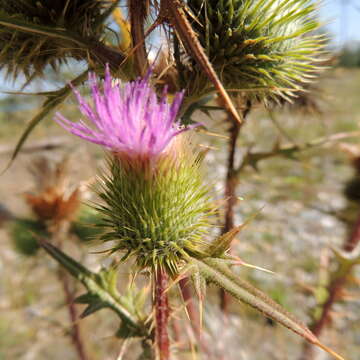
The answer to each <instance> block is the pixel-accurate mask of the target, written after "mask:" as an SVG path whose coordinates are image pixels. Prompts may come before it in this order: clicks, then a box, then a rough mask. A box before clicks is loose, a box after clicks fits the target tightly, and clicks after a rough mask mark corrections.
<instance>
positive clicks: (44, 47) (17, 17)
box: [0, 0, 111, 77]
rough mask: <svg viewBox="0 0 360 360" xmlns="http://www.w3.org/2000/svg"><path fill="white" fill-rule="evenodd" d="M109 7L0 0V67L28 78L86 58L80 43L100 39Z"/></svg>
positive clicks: (60, 0)
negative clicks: (71, 59) (105, 14)
mask: <svg viewBox="0 0 360 360" xmlns="http://www.w3.org/2000/svg"><path fill="white" fill-rule="evenodd" d="M110 6H111V2H104V1H98V0H76V1H69V0H52V1H47V0H22V1H8V0H0V13H1V19H2V23H1V25H0V48H1V52H0V68H6V70H7V71H8V73H9V74H11V75H13V76H14V77H16V76H17V75H18V74H19V73H24V74H25V76H27V77H31V76H34V75H41V74H42V73H43V70H44V69H45V67H46V66H47V65H50V66H52V67H53V68H56V67H57V66H58V65H59V64H61V63H64V62H66V61H67V59H68V58H75V59H77V60H83V59H86V58H87V56H88V53H87V49H84V48H83V47H82V45H81V44H80V43H81V42H82V41H85V42H89V43H91V42H94V40H98V39H100V37H101V36H102V35H103V31H104V29H105V25H104V20H105V17H104V12H105V11H106V10H107V9H108V8H109V7H110Z"/></svg>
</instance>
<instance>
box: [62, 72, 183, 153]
mask: <svg viewBox="0 0 360 360" xmlns="http://www.w3.org/2000/svg"><path fill="white" fill-rule="evenodd" d="M149 77H150V73H149V74H148V75H147V76H146V77H145V78H143V79H138V80H135V81H133V82H128V83H126V84H125V85H121V84H119V83H115V82H114V81H113V79H112V78H111V75H110V71H109V68H108V67H107V68H106V71H105V80H104V86H103V91H101V89H100V87H99V85H98V82H97V79H96V75H95V74H94V73H90V75H89V82H90V88H91V95H92V99H93V102H94V106H91V105H90V104H89V103H88V102H87V101H86V100H85V99H84V98H83V97H82V96H81V95H80V93H79V92H78V91H77V90H76V89H74V93H75V95H76V98H77V100H78V102H79V108H80V111H81V113H82V114H83V115H84V116H86V117H87V118H88V120H90V121H91V123H92V125H93V126H92V127H90V126H88V125H87V124H86V123H85V122H83V121H82V120H80V121H79V122H77V123H74V122H71V121H69V120H68V119H66V118H65V117H63V116H62V115H61V114H60V113H57V114H56V121H57V122H58V123H59V124H60V125H62V126H63V127H64V128H65V129H67V130H68V131H70V132H71V133H73V134H74V135H77V136H79V137H81V138H82V139H85V140H87V141H90V142H93V143H95V144H99V145H102V146H104V147H105V148H107V149H108V150H110V151H112V152H114V153H120V154H122V153H123V154H126V155H127V156H129V157H146V158H153V157H157V156H158V155H160V154H161V153H162V152H164V151H165V150H166V148H167V147H168V146H169V145H170V143H171V142H172V140H173V138H174V137H175V136H176V135H178V134H179V133H181V132H183V131H185V130H186V129H185V128H181V127H180V124H179V123H178V122H176V116H177V113H178V111H179V108H180V105H181V102H182V98H183V93H182V92H180V93H177V94H176V96H175V98H174V101H173V102H172V103H171V104H170V103H169V102H168V101H167V96H166V95H167V94H166V89H165V90H164V93H163V95H162V97H161V98H160V99H158V96H157V94H156V92H155V91H154V90H153V88H152V87H151V85H150V81H149Z"/></svg>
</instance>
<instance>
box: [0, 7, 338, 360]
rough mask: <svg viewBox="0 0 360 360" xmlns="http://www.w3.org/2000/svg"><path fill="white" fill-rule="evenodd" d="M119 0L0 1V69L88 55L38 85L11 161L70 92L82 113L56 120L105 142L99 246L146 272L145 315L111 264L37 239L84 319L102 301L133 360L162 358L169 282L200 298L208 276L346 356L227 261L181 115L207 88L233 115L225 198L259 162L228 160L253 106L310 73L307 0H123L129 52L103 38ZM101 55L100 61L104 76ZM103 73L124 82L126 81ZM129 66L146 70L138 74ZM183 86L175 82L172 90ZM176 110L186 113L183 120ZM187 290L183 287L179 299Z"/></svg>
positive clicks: (204, 97) (30, 72) (286, 93)
mask: <svg viewBox="0 0 360 360" xmlns="http://www.w3.org/2000/svg"><path fill="white" fill-rule="evenodd" d="M117 4H118V1H111V2H102V1H92V0H88V1H69V0H66V1H55V2H52V4H51V5H50V4H49V3H46V2H45V1H36V2H35V1H32V0H26V1H25V0H24V1H21V5H19V4H16V5H9V4H8V3H7V2H5V1H2V2H1V0H0V42H3V43H4V45H5V46H4V47H3V50H2V52H0V66H2V67H4V68H7V70H8V71H9V72H10V73H11V74H12V75H14V76H16V75H17V74H18V73H19V72H23V73H24V74H25V75H27V76H29V77H30V78H31V77H32V76H37V75H40V74H42V72H43V70H44V68H45V66H46V65H50V66H53V67H54V68H55V69H56V70H58V69H59V68H58V67H57V66H58V64H61V63H62V62H64V61H66V59H67V58H74V59H77V60H86V61H87V63H88V69H87V70H86V71H85V72H84V73H82V74H81V75H79V76H78V77H77V78H76V79H75V80H74V81H73V82H72V84H68V85H66V86H65V87H64V88H63V89H60V90H57V91H54V92H47V93H42V95H46V96H47V99H46V101H45V102H44V105H43V107H42V109H41V111H40V112H39V113H38V114H37V115H36V116H35V117H34V118H33V119H32V120H31V121H30V123H29V126H28V127H27V128H26V130H25V131H24V133H23V135H22V137H21V139H20V141H19V143H18V145H17V147H16V150H15V152H14V155H13V157H12V160H13V159H14V158H15V157H16V155H17V153H18V152H19V149H20V148H21V146H22V144H23V143H24V141H25V140H26V138H27V136H28V135H29V133H30V132H31V130H32V129H33V128H34V127H35V126H36V125H37V124H38V123H39V122H40V121H41V120H42V119H44V118H45V116H46V115H48V114H49V112H50V111H52V110H54V109H55V108H56V107H58V106H59V105H60V104H61V103H62V102H63V101H64V100H65V99H66V98H67V97H68V95H69V94H70V93H71V90H73V93H74V94H75V97H76V99H77V101H78V103H79V109H80V111H81V113H82V115H83V116H84V117H85V118H86V119H87V120H85V121H84V120H79V121H78V122H73V121H70V120H69V119H67V118H65V117H64V116H63V115H62V114H61V113H59V112H58V113H56V116H55V119H56V121H57V122H58V123H59V124H60V125H61V126H62V127H64V128H65V129H66V130H68V131H69V132H71V133H72V134H74V135H76V136H78V137H80V138H82V139H84V140H86V141H89V142H92V143H95V144H97V145H100V146H101V147H103V148H104V149H105V150H106V152H107V169H106V170H105V171H103V173H102V175H100V176H99V178H98V181H97V184H96V185H95V191H96V192H97V194H98V196H99V198H100V199H99V201H97V202H96V203H95V204H94V206H93V208H94V210H95V211H96V212H97V213H98V214H100V217H101V220H100V221H99V222H98V219H97V220H96V227H97V228H99V229H100V230H101V234H100V235H99V240H100V241H103V242H105V246H106V245H107V250H108V251H107V252H108V254H107V255H109V256H110V255H111V254H115V255H116V256H115V257H116V258H117V259H118V258H119V256H118V255H120V256H121V261H122V262H125V261H127V260H128V259H131V260H132V263H135V265H136V268H135V269H133V268H131V273H132V274H133V275H135V274H137V273H139V272H143V273H145V274H150V278H151V285H152V302H153V311H152V312H151V313H150V314H149V315H148V316H144V314H143V313H144V311H143V308H144V307H143V303H142V302H141V301H140V303H141V305H139V307H140V308H141V311H138V308H137V305H134V304H135V303H136V304H137V302H136V301H135V300H136V299H135V298H137V295H133V296H130V298H131V301H128V299H127V297H126V296H125V297H124V296H122V295H121V294H119V293H118V291H117V289H116V268H113V267H112V268H111V269H110V270H102V271H101V272H100V273H95V272H92V271H90V270H89V269H87V268H85V267H84V266H83V265H82V264H80V263H78V262H77V261H75V260H74V259H72V258H71V257H69V256H68V255H66V254H65V253H63V252H62V250H61V249H59V248H57V247H56V246H54V244H50V243H47V242H45V241H41V242H40V245H41V246H42V247H43V248H44V249H45V250H46V251H47V252H48V253H49V254H50V255H51V256H52V257H53V258H54V259H55V260H56V261H58V262H59V263H60V264H61V265H63V266H64V268H65V269H66V270H67V271H68V272H69V273H70V274H71V275H72V276H74V277H75V278H76V279H77V280H79V281H80V282H81V283H82V284H83V285H84V286H85V287H86V289H87V293H86V294H84V295H82V296H80V297H79V298H77V299H76V301H77V302H79V303H82V304H87V305H88V307H87V308H86V310H85V311H84V313H83V316H87V315H90V314H92V313H94V312H95V311H97V310H99V309H102V308H110V309H112V310H113V311H114V312H116V314H117V315H118V316H119V318H120V320H121V328H120V330H119V332H118V333H117V336H118V337H119V338H122V339H128V338H131V337H137V338H140V340H141V341H142V344H143V349H144V352H143V354H142V355H141V358H142V359H153V358H154V357H157V358H159V359H160V360H167V359H169V358H170V356H171V352H170V337H169V334H168V333H169V328H168V323H169V321H170V314H171V307H170V302H169V301H170V300H169V293H170V291H168V290H169V289H170V288H172V287H174V286H175V285H176V284H177V283H180V286H181V283H182V282H183V281H184V278H187V279H191V281H192V284H193V287H194V290H195V292H196V294H197V295H198V302H199V303H200V305H201V303H202V302H203V301H204V299H205V294H206V288H207V285H209V284H215V285H216V286H218V287H220V288H221V289H222V290H223V291H225V292H227V293H228V294H230V295H231V296H232V297H234V298H235V299H236V300H239V301H241V302H243V303H246V304H248V305H250V306H252V307H253V308H255V309H256V310H258V311H260V312H261V313H263V314H264V315H265V316H267V317H269V318H272V319H274V320H276V321H277V322H279V323H280V324H282V325H284V326H285V327H287V328H289V329H290V330H291V331H293V332H295V333H296V334H298V335H300V336H302V337H303V338H305V339H306V340H307V341H308V342H309V343H311V344H314V345H317V346H319V347H321V348H323V349H325V350H326V351H328V352H329V353H331V354H332V355H334V356H335V357H336V358H338V359H342V358H341V357H340V356H339V355H337V354H335V353H334V352H332V351H331V350H330V349H328V348H327V347H325V346H324V345H322V344H321V343H320V341H319V340H318V339H317V337H316V336H315V335H314V334H313V333H312V332H311V331H310V330H309V329H308V328H307V327H306V326H305V325H304V324H303V323H302V322H301V321H299V320H298V319H297V318H295V317H294V316H293V315H291V314H289V313H288V312H287V311H286V310H285V309H283V308H282V307H281V306H279V305H278V304H277V303H276V302H274V301H273V300H272V299H270V298H269V297H267V296H266V295H265V294H264V293H262V292H261V291H260V290H258V289H256V288H254V287H253V286H252V285H251V284H249V283H248V282H247V281H245V280H243V279H242V278H240V277H239V276H238V275H237V273H236V271H235V270H234V269H233V266H234V265H248V264H246V263H244V261H242V260H241V259H239V258H238V257H237V256H235V255H233V254H230V252H229V249H230V245H231V242H232V240H233V239H234V238H235V237H236V236H238V234H239V232H240V230H241V228H242V226H235V224H234V223H233V222H229V224H230V225H231V226H225V227H224V229H223V231H222V234H221V236H219V237H217V238H215V239H214V238H213V237H212V234H213V232H212V231H211V229H212V227H213V217H214V214H215V213H216V206H215V205H214V202H213V200H212V196H211V191H212V189H211V187H210V186H209V185H207V184H206V182H205V179H204V176H203V172H202V164H201V156H200V155H199V154H198V152H197V150H196V148H195V147H194V146H193V145H192V144H191V138H190V135H189V133H190V130H191V129H192V128H193V127H195V126H196V125H192V126H188V127H184V125H183V124H186V123H188V122H187V121H188V120H189V117H190V116H189V113H192V112H193V111H194V110H197V109H199V108H203V105H204V104H205V108H206V103H207V102H208V100H209V95H211V96H212V95H213V94H214V89H215V90H216V91H217V93H218V95H219V99H220V101H219V102H218V103H219V105H220V107H221V108H223V109H224V110H227V111H228V112H229V120H230V121H231V123H232V124H235V125H234V127H233V128H234V131H232V134H231V138H230V152H229V168H228V170H229V171H228V174H229V176H228V182H229V183H230V182H231V186H232V188H231V193H230V192H229V193H227V194H226V198H227V200H228V203H229V204H230V207H229V208H232V207H233V205H234V198H235V190H236V185H237V182H238V179H237V176H238V173H239V171H240V170H241V169H242V167H243V166H245V165H246V162H245V160H249V162H250V160H251V159H250V155H254V157H255V158H256V159H257V160H254V162H255V163H256V161H258V160H259V157H257V155H258V154H252V153H249V154H248V157H247V159H244V164H245V165H240V167H239V168H237V167H236V166H235V163H234V161H235V160H234V159H235V152H236V145H237V138H238V136H239V131H240V126H241V124H243V123H244V120H245V117H246V113H248V111H249V109H250V106H251V102H252V101H253V100H260V101H263V102H266V101H267V100H268V99H269V98H277V97H278V96H280V97H282V98H284V99H288V98H289V97H290V96H293V95H294V94H295V93H296V92H297V91H299V90H301V89H302V84H304V83H306V82H307V81H309V80H311V78H312V76H313V73H314V72H315V71H316V70H317V66H316V65H315V64H316V61H317V60H316V59H317V57H318V55H319V54H320V53H321V47H322V38H321V36H317V35H314V34H313V32H314V31H315V30H316V29H317V27H318V22H317V21H316V19H315V5H314V4H313V2H312V1H310V0H269V1H265V0H255V1H251V0H228V1H226V2H225V1H221V0H219V1H216V0H188V1H186V2H185V1H183V0H161V1H159V2H158V1H148V0H141V1H140V4H137V2H136V1H128V3H127V7H128V10H129V19H130V23H131V24H128V23H127V22H126V20H125V19H124V18H123V17H122V16H120V15H121V14H119V12H118V13H117V16H118V17H120V20H119V19H118V20H119V21H118V23H120V24H121V28H122V30H124V31H128V34H127V35H126V36H125V38H126V39H122V40H126V41H123V42H122V40H120V39H119V41H118V48H119V49H122V51H126V57H125V56H124V55H123V54H122V53H120V52H119V51H118V50H116V49H114V48H113V47H109V46H107V45H106V43H105V40H104V39H105V38H106V23H105V21H106V19H107V16H108V15H110V14H111V13H112V10H113V9H115V8H116V6H117ZM158 5H159V6H158ZM154 13H156V15H158V17H157V19H156V20H155V21H154V23H153V24H152V25H151V26H150V28H149V30H148V31H145V29H144V26H145V25H144V24H146V23H147V21H148V20H149V18H150V14H154ZM129 25H131V26H129ZM159 25H165V26H169V27H170V28H171V31H168V32H167V34H168V36H169V43H170V44H172V45H174V46H173V47H172V46H169V48H168V51H169V59H171V61H169V63H166V66H164V67H163V68H161V67H159V66H158V67H157V66H156V65H155V66H152V67H151V68H152V69H153V70H152V71H147V70H148V69H147V68H148V65H149V64H151V59H149V56H148V53H147V51H148V46H147V45H148V37H147V35H148V34H149V33H150V32H151V31H152V30H153V29H154V28H156V27H157V26H159ZM129 29H130V30H129ZM129 36H130V37H131V41H129V38H128V37H129ZM121 43H123V44H124V43H126V44H127V46H122V45H121ZM125 48H126V50H124V49H125ZM171 49H174V51H173V53H171V51H172V50H171ZM184 54H186V55H187V58H186V59H185V57H184V56H182V55H184ZM128 59H130V63H132V61H133V63H134V65H135V66H134V67H133V69H129V67H126V66H124V65H125V63H126V62H127V60H128ZM173 59H175V62H173V61H172V60H173ZM185 60H186V61H185ZM105 63H106V64H109V65H108V66H107V67H106V69H105V72H104V71H103V68H104V67H103V65H104V64H105ZM158 65H159V64H158ZM160 68H161V69H160ZM158 69H160V70H158ZM169 69H170V70H169ZM110 70H111V71H112V74H113V75H114V74H116V75H117V76H119V74H121V76H123V75H124V76H123V78H126V79H132V81H130V82H127V83H122V82H120V80H119V78H117V77H114V78H113V77H112V75H111V72H110ZM157 70H158V73H157V74H155V73H156V71H157ZM168 70H169V71H168ZM88 72H89V77H88V82H87V85H88V86H89V88H90V97H91V101H90V102H89V101H87V99H85V97H84V96H83V95H81V93H80V92H79V90H78V89H76V88H75V87H77V86H79V85H80V84H81V83H83V82H84V81H85V79H86V75H87V73H88ZM134 73H136V74H137V75H141V76H143V75H144V74H146V75H145V77H141V78H137V79H135V80H134V78H135V77H134ZM169 74H170V75H171V76H169ZM98 75H100V76H101V79H99V78H98ZM153 75H158V78H161V81H162V82H163V83H164V82H165V83H166V82H168V84H167V85H170V86H169V88H170V87H171V94H168V91H167V86H166V85H165V86H158V85H159V84H158V83H157V84H154V83H153V77H155V76H153ZM169 79H171V83H170V80H169ZM194 79H195V80H194ZM182 88H184V89H185V90H183V91H182V92H178V93H175V89H177V90H179V89H182ZM228 90H234V91H235V92H236V93H237V94H239V96H237V97H236V100H237V101H238V102H237V104H241V105H244V104H246V106H245V107H243V108H242V109H241V110H242V111H240V112H239V111H238V110H239V109H236V108H235V106H234V104H233V100H234V98H235V97H234V96H230V95H229V94H228V92H227V91H228ZM211 96H210V97H211ZM171 98H172V99H173V100H172V101H170V99H171ZM190 105H191V106H190ZM180 114H185V115H184V117H183V118H181V116H180ZM296 149H297V146H296V147H295V149H294V150H293V151H295V150H296ZM286 151H287V149H284V152H286ZM291 151H292V150H291ZM273 153H275V150H274V151H273ZM260 155H262V154H260ZM266 155H267V154H265V155H264V158H265V157H266ZM260 159H262V158H261V156H260ZM239 169H240V170H239ZM229 199H231V200H229ZM231 201H232V202H231ZM46 213H48V212H46ZM231 220H233V219H231ZM94 222H95V220H94ZM187 290H188V289H187ZM134 293H135V291H134ZM142 294H143V293H142ZM183 295H184V292H183ZM190 295H191V294H190ZM190 295H189V292H188V293H187V296H186V299H185V300H186V301H188V300H189V299H190V298H191V296H190ZM139 298H142V295H141V296H139ZM184 298H185V296H184ZM139 314H140V315H139ZM198 327H199V328H200V327H201V326H198ZM149 343H151V346H149ZM154 349H155V356H154V351H153V350H154Z"/></svg>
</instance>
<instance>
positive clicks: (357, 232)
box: [300, 215, 360, 360]
mask: <svg viewBox="0 0 360 360" xmlns="http://www.w3.org/2000/svg"><path fill="white" fill-rule="evenodd" d="M359 242H360V215H359V216H358V219H357V221H356V223H355V225H354V228H353V231H352V233H351V235H350V236H349V237H348V238H347V239H346V241H345V243H344V245H343V250H344V251H346V252H351V251H353V250H354V249H355V247H356V246H357V245H358V243H359ZM351 270H352V267H349V269H348V272H346V273H345V274H343V275H342V276H340V277H337V278H335V279H333V280H332V281H331V282H330V284H329V285H328V288H327V291H328V294H329V296H328V298H327V299H326V301H325V303H324V304H323V305H322V312H321V316H320V318H319V319H317V320H316V321H314V322H313V323H312V324H311V325H310V326H309V329H310V330H311V331H312V332H313V334H314V335H315V336H316V337H319V336H320V335H321V333H322V331H323V330H324V328H325V327H326V325H327V324H328V323H330V320H331V310H332V307H333V305H334V303H335V302H336V300H337V299H338V298H339V295H340V293H341V292H342V289H343V288H344V286H345V285H346V281H347V278H348V276H349V274H350V272H351ZM313 358H314V346H312V345H311V344H310V343H305V344H304V347H303V353H302V356H301V358H300V360H312V359H313Z"/></svg>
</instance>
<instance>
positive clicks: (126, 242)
mask: <svg viewBox="0 0 360 360" xmlns="http://www.w3.org/2000/svg"><path fill="white" fill-rule="evenodd" d="M150 76H151V73H148V74H147V76H146V77H145V78H144V79H138V80H136V81H133V82H130V83H127V84H125V85H123V84H120V83H119V82H118V81H117V82H116V83H115V82H114V81H113V79H112V77H111V75H110V71H109V68H107V69H106V71H105V79H104V85H103V89H101V88H100V86H99V84H98V83H97V79H96V75H95V74H90V76H89V80H90V87H91V92H92V97H93V100H94V103H95V106H91V105H90V104H89V103H87V102H86V100H85V99H84V98H82V97H81V95H80V94H79V92H78V91H77V90H75V95H76V97H77V99H78V102H79V104H80V110H81V112H82V113H83V114H84V115H86V117H87V118H88V120H89V121H90V122H91V123H92V124H93V127H90V126H89V125H87V124H86V123H85V122H83V121H80V122H78V123H74V122H71V121H69V120H68V119H66V118H65V117H63V116H62V115H61V114H59V113H58V114H56V120H57V122H58V123H59V124H61V125H62V126H63V127H64V128H65V129H67V130H68V131H70V132H71V133H73V134H75V135H77V136H79V137H81V138H82V139H84V140H87V141H90V142H93V143H95V144H99V145H101V146H104V147H105V148H106V149H108V150H109V151H110V152H111V156H110V158H109V174H108V175H106V176H103V177H102V179H101V181H100V186H99V188H98V193H99V196H100V197H101V198H102V199H103V201H104V204H103V205H99V206H97V207H96V209H97V210H98V211H100V213H102V214H103V215H104V221H103V223H102V225H103V227H104V228H105V234H104V235H103V236H102V237H101V239H102V240H104V241H115V246H114V248H113V249H112V251H117V250H122V251H124V252H125V256H124V259H125V258H128V257H129V256H133V257H134V258H136V262H137V264H138V265H139V267H140V268H144V267H153V268H158V267H160V268H162V269H165V270H166V271H168V272H169V273H170V274H172V275H174V274H176V273H177V269H178V265H179V263H180V262H181V260H183V259H186V258H187V257H188V256H189V255H191V254H198V255H199V254H202V252H203V251H204V249H206V247H205V246H203V245H205V244H203V242H204V240H203V236H204V235H205V234H206V233H207V231H208V229H209V216H210V215H212V213H213V205H212V202H211V201H210V197H209V191H208V187H207V186H206V185H204V184H203V179H202V175H201V171H200V169H199V167H200V164H199V157H197V156H194V155H193V154H192V153H190V151H189V150H187V149H188V148H189V144H188V143H187V142H186V140H185V139H184V135H183V133H184V132H185V131H186V130H189V129H190V128H191V127H188V128H184V127H182V126H180V124H179V121H176V117H177V114H178V111H179V108H180V106H181V102H182V98H183V93H178V94H176V95H175V96H174V99H173V101H172V103H171V104H170V103H169V102H168V97H167V93H166V89H165V90H164V93H163V94H162V96H161V97H158V95H157V94H156V92H155V90H154V89H153V88H152V87H151V83H150ZM192 127H193V126H192ZM99 225H101V224H99Z"/></svg>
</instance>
